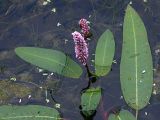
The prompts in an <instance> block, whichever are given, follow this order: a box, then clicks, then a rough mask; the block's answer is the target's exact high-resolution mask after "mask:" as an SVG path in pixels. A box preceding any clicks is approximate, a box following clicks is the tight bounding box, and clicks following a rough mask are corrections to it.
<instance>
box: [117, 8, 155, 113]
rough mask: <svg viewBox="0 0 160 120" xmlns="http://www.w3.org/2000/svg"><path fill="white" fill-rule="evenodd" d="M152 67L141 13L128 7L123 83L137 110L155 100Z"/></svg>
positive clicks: (122, 68) (126, 93)
mask: <svg viewBox="0 0 160 120" xmlns="http://www.w3.org/2000/svg"><path fill="white" fill-rule="evenodd" d="M152 65H153V63H152V56H151V51H150V46H149V43H148V38H147V32H146V29H145V26H144V24H143V21H142V20H141V18H140V16H139V15H138V14H137V12H136V11H135V10H134V9H133V8H132V7H131V6H130V5H128V7H127V10H126V14H125V18H124V26H123V46H122V57H121V64H120V80H121V88H122V92H123V95H124V98H125V101H126V102H127V104H128V105H129V106H130V107H132V108H134V109H136V110H139V109H142V108H144V107H145V106H146V105H147V104H148V102H149V99H150V97H151V93H152V83H153V68H152Z"/></svg>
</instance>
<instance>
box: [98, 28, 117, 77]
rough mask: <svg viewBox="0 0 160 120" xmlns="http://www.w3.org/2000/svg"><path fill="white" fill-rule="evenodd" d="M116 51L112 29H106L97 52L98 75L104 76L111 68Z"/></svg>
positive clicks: (99, 41)
mask: <svg viewBox="0 0 160 120" xmlns="http://www.w3.org/2000/svg"><path fill="white" fill-rule="evenodd" d="M114 52H115V42H114V37H113V34H112V32H111V31H110V30H106V31H105V32H104V33H103V34H102V35H101V37H100V38H99V40H98V43H97V47H96V53H95V69H96V75H98V76H104V75H107V74H108V73H109V71H110V70H111V65H112V62H113V57H114Z"/></svg>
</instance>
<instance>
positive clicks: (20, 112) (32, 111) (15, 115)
mask: <svg viewBox="0 0 160 120" xmlns="http://www.w3.org/2000/svg"><path fill="white" fill-rule="evenodd" d="M0 120H62V118H60V114H59V113H58V111H57V110H55V109H53V108H49V107H44V106H38V105H26V106H14V105H13V106H12V105H3V106H0Z"/></svg>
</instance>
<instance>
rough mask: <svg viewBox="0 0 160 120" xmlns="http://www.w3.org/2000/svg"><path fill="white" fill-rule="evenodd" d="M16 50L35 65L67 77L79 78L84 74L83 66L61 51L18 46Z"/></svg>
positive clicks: (20, 55) (21, 56)
mask: <svg viewBox="0 0 160 120" xmlns="http://www.w3.org/2000/svg"><path fill="white" fill-rule="evenodd" d="M15 52H16V54H17V55H18V56H19V57H20V58H22V59H23V60H25V61H27V62H29V63H31V64H33V65H36V66H38V67H40V68H44V69H46V70H49V71H51V72H56V73H58V74H61V75H63V76H66V77H71V78H79V77H80V75H81V74H82V69H81V67H80V66H79V65H78V64H77V63H75V62H74V61H73V60H72V59H71V58H70V57H69V56H66V55H65V54H64V53H62V52H60V51H56V50H51V49H44V48H36V47H18V48H16V49H15Z"/></svg>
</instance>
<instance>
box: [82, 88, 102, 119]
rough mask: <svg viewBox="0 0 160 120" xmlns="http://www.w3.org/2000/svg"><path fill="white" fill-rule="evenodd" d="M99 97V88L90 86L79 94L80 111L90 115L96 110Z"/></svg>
mask: <svg viewBox="0 0 160 120" xmlns="http://www.w3.org/2000/svg"><path fill="white" fill-rule="evenodd" d="M100 99H101V88H99V87H97V88H90V89H88V90H86V91H85V92H84V93H83V94H82V96H81V107H82V112H83V114H84V115H85V116H90V115H92V114H93V113H94V111H95V110H96V108H97V106H98V104H99V102H100Z"/></svg>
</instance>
